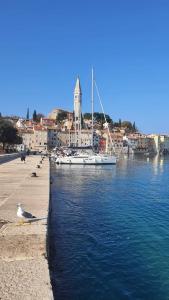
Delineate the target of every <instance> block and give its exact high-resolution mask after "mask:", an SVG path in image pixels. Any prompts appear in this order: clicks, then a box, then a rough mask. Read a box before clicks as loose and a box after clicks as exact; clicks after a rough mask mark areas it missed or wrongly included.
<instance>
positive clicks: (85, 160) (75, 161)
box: [55, 156, 116, 165]
mask: <svg viewBox="0 0 169 300" xmlns="http://www.w3.org/2000/svg"><path fill="white" fill-rule="evenodd" d="M55 162H56V164H65V165H115V164H116V157H114V156H111V157H95V156H94V157H90V158H89V157H61V158H60V157H59V158H57V159H56V161H55Z"/></svg>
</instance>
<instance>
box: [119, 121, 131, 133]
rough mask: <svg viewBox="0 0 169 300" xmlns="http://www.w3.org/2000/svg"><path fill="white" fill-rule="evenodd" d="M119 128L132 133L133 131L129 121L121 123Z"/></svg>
mask: <svg viewBox="0 0 169 300" xmlns="http://www.w3.org/2000/svg"><path fill="white" fill-rule="evenodd" d="M121 126H122V127H125V128H128V129H129V130H131V131H132V129H133V125H132V123H131V122H130V121H123V122H122V123H121Z"/></svg>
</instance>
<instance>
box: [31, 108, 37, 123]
mask: <svg viewBox="0 0 169 300" xmlns="http://www.w3.org/2000/svg"><path fill="white" fill-rule="evenodd" d="M32 119H33V121H35V122H36V121H37V113H36V109H35V110H34V112H33V116H32Z"/></svg>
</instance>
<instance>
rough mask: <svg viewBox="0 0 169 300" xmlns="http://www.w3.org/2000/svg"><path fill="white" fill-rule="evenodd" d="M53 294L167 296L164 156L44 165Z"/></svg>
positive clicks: (83, 298) (168, 173)
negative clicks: (48, 179)
mask: <svg viewBox="0 0 169 300" xmlns="http://www.w3.org/2000/svg"><path fill="white" fill-rule="evenodd" d="M52 180H53V184H52V189H51V207H52V210H51V222H50V232H51V234H50V251H49V253H50V269H51V278H52V285H53V290H54V296H55V299H58V300H62V299H66V300H76V299H79V300H90V299H92V300H95V299H97V300H101V299H105V300H109V299H112V300H123V299H134V300H137V299H140V300H142V299H145V300H149V299H150V300H168V299H169V160H167V159H162V158H159V159H158V158H154V159H151V160H149V161H147V159H146V158H143V159H124V160H120V161H119V162H118V164H117V166H105V167H99V166H97V167H95V166H84V167H83V166H79V167H77V166H76V167H75V166H74V167H73V166H52Z"/></svg>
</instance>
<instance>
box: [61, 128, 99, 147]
mask: <svg viewBox="0 0 169 300" xmlns="http://www.w3.org/2000/svg"><path fill="white" fill-rule="evenodd" d="M80 139H81V141H80V145H81V146H82V147H87V146H92V132H91V130H86V129H82V130H81V138H80ZM58 144H59V146H74V145H77V144H78V135H77V132H76V131H75V130H69V131H60V132H58ZM98 145H99V136H98V135H97V134H96V133H94V135H93V146H94V147H95V148H98Z"/></svg>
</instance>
